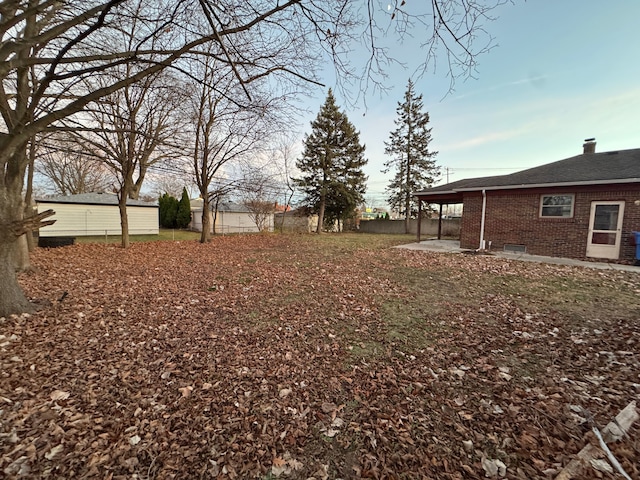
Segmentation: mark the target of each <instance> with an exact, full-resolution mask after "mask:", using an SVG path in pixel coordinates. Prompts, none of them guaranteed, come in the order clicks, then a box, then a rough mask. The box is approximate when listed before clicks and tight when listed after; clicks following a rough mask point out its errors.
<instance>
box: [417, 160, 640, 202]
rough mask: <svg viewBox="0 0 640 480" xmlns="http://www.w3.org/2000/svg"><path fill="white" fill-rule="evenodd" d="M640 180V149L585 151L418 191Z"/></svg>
mask: <svg viewBox="0 0 640 480" xmlns="http://www.w3.org/2000/svg"><path fill="white" fill-rule="evenodd" d="M637 182H640V148H635V149H631V150H620V151H613V152H603V153H583V154H581V155H576V156H575V157H570V158H566V159H564V160H559V161H557V162H553V163H547V164H545V165H541V166H539V167H533V168H529V169H527V170H522V171H520V172H516V173H511V174H509V175H497V176H493V177H480V178H468V179H464V180H458V181H456V182H452V183H447V184H445V185H438V186H437V187H433V188H430V189H427V190H423V191H420V192H416V193H415V194H414V195H416V196H420V197H435V196H438V197H442V200H445V199H446V198H445V197H447V196H449V197H452V198H454V197H457V196H459V193H460V192H465V191H477V190H483V189H486V190H501V189H515V188H536V187H553V186H572V185H606V184H614V183H637Z"/></svg>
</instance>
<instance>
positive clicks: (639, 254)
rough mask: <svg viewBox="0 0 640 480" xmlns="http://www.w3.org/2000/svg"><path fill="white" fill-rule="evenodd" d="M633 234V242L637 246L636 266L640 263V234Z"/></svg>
mask: <svg viewBox="0 0 640 480" xmlns="http://www.w3.org/2000/svg"><path fill="white" fill-rule="evenodd" d="M631 233H633V240H634V243H635V244H636V265H638V264H639V263H640V232H631Z"/></svg>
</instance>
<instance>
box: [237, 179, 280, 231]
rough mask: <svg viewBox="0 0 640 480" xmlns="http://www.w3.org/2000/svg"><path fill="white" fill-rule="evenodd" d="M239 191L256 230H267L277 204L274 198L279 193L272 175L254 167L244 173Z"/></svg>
mask: <svg viewBox="0 0 640 480" xmlns="http://www.w3.org/2000/svg"><path fill="white" fill-rule="evenodd" d="M241 191H242V194H241V198H242V204H243V205H244V206H245V207H246V208H247V210H249V218H251V220H252V221H253V223H255V225H256V227H257V228H258V231H260V232H265V231H268V230H269V229H270V228H271V227H272V226H273V224H272V223H271V221H270V220H271V218H273V214H274V212H275V209H276V205H277V201H276V200H275V199H276V198H277V197H278V195H279V194H280V193H281V192H280V189H279V188H278V186H277V185H276V184H275V182H274V177H273V176H272V175H269V173H268V172H265V171H264V170H260V169H254V170H252V171H251V172H249V173H248V174H247V175H245V178H244V179H243V181H242V186H241Z"/></svg>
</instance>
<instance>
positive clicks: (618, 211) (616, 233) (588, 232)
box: [415, 139, 640, 262]
mask: <svg viewBox="0 0 640 480" xmlns="http://www.w3.org/2000/svg"><path fill="white" fill-rule="evenodd" d="M583 147H584V151H583V153H582V154H581V155H577V156H575V157H571V158H567V159H564V160H560V161H557V162H553V163H549V164H546V165H542V166H539V167H534V168H530V169H528V170H523V171H520V172H516V173H513V174H510V175H500V176H495V177H483V178H471V179H465V180H460V181H457V182H453V183H448V184H446V185H439V186H437V187H433V188H430V189H427V190H424V191H421V192H417V193H415V196H416V197H417V198H418V200H419V202H418V203H419V207H420V210H422V206H423V204H437V205H440V212H442V205H447V204H456V203H462V204H463V213H462V224H461V232H460V246H461V247H462V248H468V249H482V248H491V249H492V250H511V251H520V252H526V253H529V254H532V255H548V256H555V257H569V258H596V259H606V260H609V261H614V262H631V261H633V259H634V257H635V246H634V244H633V242H632V240H631V239H632V238H633V236H632V232H633V231H640V149H633V150H621V151H613V152H603V153H596V152H595V141H593V139H588V140H586V141H585V144H584V145H583ZM418 231H420V229H418ZM418 240H419V238H418Z"/></svg>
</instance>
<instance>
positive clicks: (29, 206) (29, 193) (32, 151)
mask: <svg viewBox="0 0 640 480" xmlns="http://www.w3.org/2000/svg"><path fill="white" fill-rule="evenodd" d="M35 161H36V145H35V138H32V139H31V142H29V165H28V167H27V168H28V170H27V190H26V192H25V194H24V218H25V219H26V218H30V217H32V216H33V169H34V167H35ZM25 239H26V241H27V262H28V261H29V260H28V259H29V256H28V253H29V252H32V251H33V249H34V248H35V243H34V241H33V232H27V233H26V237H25Z"/></svg>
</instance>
